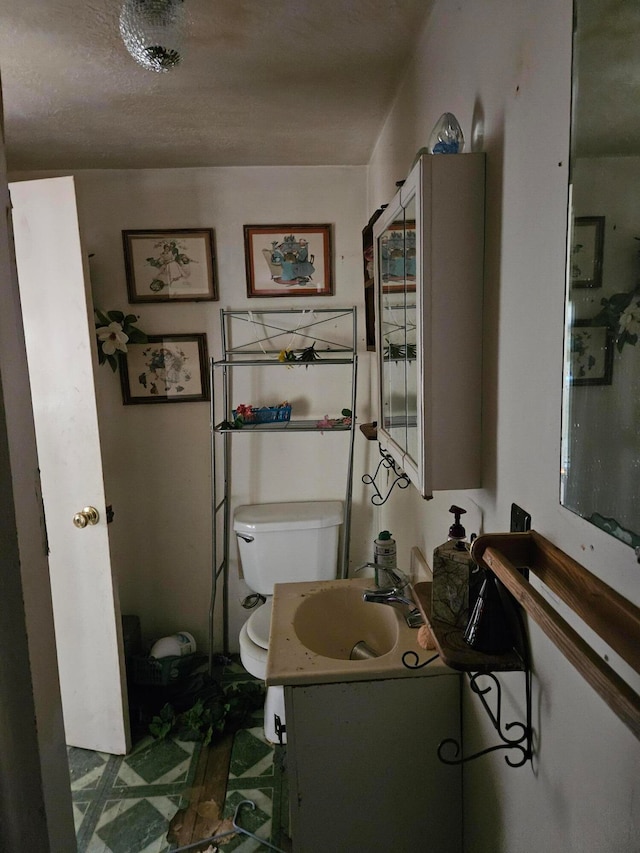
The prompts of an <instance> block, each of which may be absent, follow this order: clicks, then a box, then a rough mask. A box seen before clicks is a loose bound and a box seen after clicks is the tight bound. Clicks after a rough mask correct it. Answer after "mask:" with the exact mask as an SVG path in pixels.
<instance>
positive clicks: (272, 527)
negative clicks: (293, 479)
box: [233, 501, 343, 743]
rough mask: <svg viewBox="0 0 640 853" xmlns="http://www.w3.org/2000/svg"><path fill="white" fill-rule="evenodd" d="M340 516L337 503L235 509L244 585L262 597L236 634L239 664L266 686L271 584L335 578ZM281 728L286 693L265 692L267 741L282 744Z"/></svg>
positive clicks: (280, 688) (278, 504) (271, 596)
mask: <svg viewBox="0 0 640 853" xmlns="http://www.w3.org/2000/svg"><path fill="white" fill-rule="evenodd" d="M342 516H343V512H342V503H341V502H340V501H302V502H299V503H267V504H253V505H246V506H239V507H237V509H236V511H235V513H234V519H233V530H234V532H235V534H236V537H237V539H238V549H239V552H240V563H241V566H242V572H243V575H244V580H245V582H246V584H247V585H248V586H249V588H250V589H251V591H252V592H254V593H259V594H260V595H263V596H264V597H265V598H266V601H265V603H264V604H262V605H260V606H259V607H258V608H257V609H255V610H253V612H252V615H251V616H250V617H249V618H248V619H247V621H246V622H245V623H244V625H243V626H242V629H241V631H240V660H241V661H242V665H243V666H244V668H245V669H246V670H247V672H249V673H250V674H251V675H253V676H255V677H256V678H260V679H262V680H263V681H264V679H265V678H266V674H267V655H268V650H269V630H270V627H271V605H272V601H273V587H274V584H277V583H297V582H300V581H314V580H332V579H334V578H335V577H336V573H337V567H338V538H339V530H340V525H341V524H342ZM278 718H279V719H278ZM284 723H285V715H284V689H283V688H282V687H269V688H267V696H266V700H265V708H264V729H265V736H266V738H267V740H269V741H271V742H272V743H280V742H282V743H285V742H286V736H285V734H284V732H283V731H282V728H281V727H282V726H284Z"/></svg>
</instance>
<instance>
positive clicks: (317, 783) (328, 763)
mask: <svg viewBox="0 0 640 853" xmlns="http://www.w3.org/2000/svg"><path fill="white" fill-rule="evenodd" d="M460 679H461V676H460V674H459V673H454V672H453V671H451V670H448V671H447V672H446V673H442V674H439V675H430V676H424V677H408V678H397V679H392V680H385V681H360V682H350V683H349V682H347V683H342V684H319V685H308V686H298V687H286V688H285V706H286V716H287V771H288V776H289V802H290V806H291V811H290V814H291V835H292V841H293V849H294V850H295V851H296V853H327V851H341V853H342V851H345V853H346V851H349V853H351V851H353V853H356V851H358V853H360V851H367V853H369V851H371V853H390V851H398V853H400V851H402V853H405V851H407V853H409V851H428V853H460V851H461V850H462V766H461V765H459V764H458V765H447V764H443V763H442V762H441V761H440V760H439V759H438V755H437V751H438V745H439V744H440V742H441V741H442V740H444V739H445V738H453V739H455V740H458V741H459V740H460V737H461V731H460Z"/></svg>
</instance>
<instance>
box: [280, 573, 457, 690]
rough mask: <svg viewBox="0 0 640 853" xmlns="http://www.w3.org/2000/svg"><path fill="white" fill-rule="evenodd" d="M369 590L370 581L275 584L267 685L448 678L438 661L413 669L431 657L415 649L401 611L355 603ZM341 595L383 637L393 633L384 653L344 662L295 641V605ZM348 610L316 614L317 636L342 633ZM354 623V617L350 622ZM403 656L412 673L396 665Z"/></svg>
mask: <svg viewBox="0 0 640 853" xmlns="http://www.w3.org/2000/svg"><path fill="white" fill-rule="evenodd" d="M371 585H372V580H371V578H349V579H347V580H331V581H310V582H305V583H288V584H276V587H275V591H274V596H273V611H272V616H271V631H270V638H269V657H268V661H267V678H266V682H267V685H269V686H273V685H304V684H327V683H332V682H334V683H335V682H351V681H372V680H382V679H393V678H415V677H417V676H422V677H424V676H435V675H444V674H451V673H452V672H453V671H452V670H451V669H450V668H449V667H448V666H447V665H446V664H444V663H443V662H442V661H441V660H440V658H438V657H437V658H436V659H435V660H434V661H433V662H432V663H430V664H429V665H428V666H426V667H424V668H422V669H416V668H415V665H416V664H422V663H424V662H425V661H426V660H428V659H429V658H431V657H433V656H434V655H435V654H437V653H436V652H435V651H433V650H425V649H422V648H420V646H419V645H418V643H417V635H418V629H416V628H409V627H408V625H407V624H406V622H405V619H404V615H403V611H402V610H401V609H399V608H397V607H394V606H391V605H388V604H376V603H371V602H366V603H362V604H360V602H361V599H362V596H361V593H362V592H363V591H364V590H365V589H367V588H370V587H371ZM343 591H344V592H345V598H348V599H349V602H354V605H353V606H354V607H357V608H360V607H365V608H366V609H367V617H368V615H369V612H370V613H371V614H372V617H373V621H374V622H375V620H376V619H377V618H378V617H379V618H380V622H381V625H382V623H384V632H385V633H386V635H387V636H389V632H390V631H393V636H395V635H396V633H397V637H396V639H395V642H394V643H393V647H392V648H391V649H390V651H387V652H386V653H385V654H381V655H380V656H379V657H371V658H366V659H364V660H350V659H348V654H347V655H345V656H344V657H326V656H324V655H322V654H317V653H316V652H314V651H311V650H310V649H309V648H307V646H305V645H304V644H303V642H302V641H301V640H300V639H299V637H298V634H297V632H296V627H295V626H296V614H297V613H298V610H299V608H300V607H301V605H303V604H304V605H305V607H308V605H307V604H305V602H308V601H309V599H310V598H311V597H312V596H315V595H317V594H318V593H325V595H326V594H328V595H326V597H325V599H324V600H325V601H327V602H329V601H330V600H331V601H333V602H335V601H337V600H338V599H336V597H335V596H340V595H341V593H342V592H343ZM356 602H357V603H356ZM349 606H351V605H350V604H347V605H346V607H345V608H344V609H343V608H342V607H337V608H335V607H326V608H325V609H322V610H321V616H322V621H321V631H322V633H323V634H324V636H326V637H327V638H331V637H332V636H333V635H334V634H335V633H337V632H340V631H341V630H342V631H344V627H343V626H344V625H345V624H350V622H351V620H350V618H349ZM369 608H371V611H369ZM332 620H333V625H332ZM356 621H357V620H356V619H355V618H354V620H353V622H356ZM299 622H300V617H298V623H299ZM341 626H342V628H341ZM321 639H322V638H321ZM360 639H364V638H363V637H359V636H357V633H356V634H354V635H353V641H354V643H355V642H358V640H360ZM349 642H350V641H349ZM347 645H348V644H347ZM371 645H373V642H372V643H371ZM406 652H411V653H412V654H410V655H408V656H407V657H406V658H405V659H406V660H407V663H409V664H411V665H413V666H414V668H413V669H411V668H408V667H407V666H405V665H404V664H403V662H402V658H403V656H404V655H405V653H406Z"/></svg>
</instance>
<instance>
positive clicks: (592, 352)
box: [569, 320, 613, 385]
mask: <svg viewBox="0 0 640 853" xmlns="http://www.w3.org/2000/svg"><path fill="white" fill-rule="evenodd" d="M570 347H571V350H570V353H569V358H570V362H569V363H570V368H571V384H572V385H611V379H612V374H613V332H612V331H611V329H610V328H609V327H608V326H593V325H591V322H590V321H589V320H576V322H575V323H574V324H573V326H572V327H571V341H570Z"/></svg>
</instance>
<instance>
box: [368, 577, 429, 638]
mask: <svg viewBox="0 0 640 853" xmlns="http://www.w3.org/2000/svg"><path fill="white" fill-rule="evenodd" d="M367 567H373V568H374V569H376V583H377V584H378V586H377V587H376V589H366V590H365V591H364V593H363V594H362V598H363V600H364V601H371V602H373V603H374V604H394V605H400V606H401V607H403V608H408V609H409V610H408V613H405V621H406V623H407V625H408V626H409V627H410V628H419V627H420V626H421V625H423V624H424V619H423V618H422V614H421V613H420V611H419V610H418V608H417V607H416V603H415V601H414V600H413V596H412V595H411V589H410V588H409V578H408V577H407V576H406V575H405V574H404V572H401V571H400V570H399V569H394V568H391V567H389V566H379V565H377V564H376V563H365V565H364V566H362V567H361V568H363V569H364V568H367ZM383 575H386V580H387V583H386V585H381V583H380V581H381V578H382V576H383Z"/></svg>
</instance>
